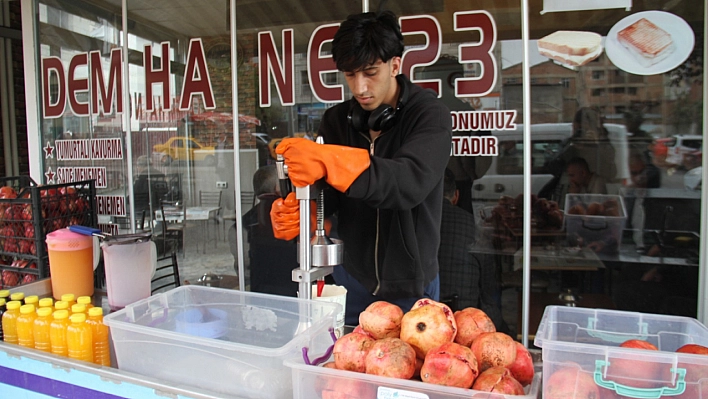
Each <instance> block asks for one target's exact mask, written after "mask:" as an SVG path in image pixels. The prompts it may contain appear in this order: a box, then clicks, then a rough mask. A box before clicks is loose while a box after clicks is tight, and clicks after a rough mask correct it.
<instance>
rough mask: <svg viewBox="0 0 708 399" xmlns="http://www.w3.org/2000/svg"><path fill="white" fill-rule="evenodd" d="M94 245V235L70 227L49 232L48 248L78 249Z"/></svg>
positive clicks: (56, 249) (60, 249)
mask: <svg viewBox="0 0 708 399" xmlns="http://www.w3.org/2000/svg"><path fill="white" fill-rule="evenodd" d="M92 247H93V237H91V236H85V235H83V234H78V233H74V232H73V231H71V230H69V229H68V228H65V229H59V230H54V231H52V232H51V233H49V234H47V249H48V250H50V251H78V250H81V249H86V248H92Z"/></svg>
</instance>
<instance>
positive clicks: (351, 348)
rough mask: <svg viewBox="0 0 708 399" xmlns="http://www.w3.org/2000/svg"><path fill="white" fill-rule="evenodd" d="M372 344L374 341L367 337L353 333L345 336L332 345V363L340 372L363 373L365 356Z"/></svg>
mask: <svg viewBox="0 0 708 399" xmlns="http://www.w3.org/2000/svg"><path fill="white" fill-rule="evenodd" d="M373 344H374V340H373V339H371V337H369V336H367V335H364V334H359V333H355V332H352V333H349V334H346V335H344V336H343V337H341V338H339V339H338V340H337V342H335V343H334V350H333V353H334V363H335V364H336V366H337V368H338V369H340V370H350V371H356V372H358V373H363V372H364V371H366V365H365V363H364V360H365V359H366V354H367V353H368V352H369V349H370V348H371V345H373Z"/></svg>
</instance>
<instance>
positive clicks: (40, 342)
mask: <svg viewBox="0 0 708 399" xmlns="http://www.w3.org/2000/svg"><path fill="white" fill-rule="evenodd" d="M52 320H53V317H52V308H46V307H45V308H39V309H37V318H36V319H34V349H39V350H41V351H44V352H51V351H52V343H51V340H50V338H49V334H50V327H51V324H52Z"/></svg>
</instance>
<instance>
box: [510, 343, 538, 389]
mask: <svg viewBox="0 0 708 399" xmlns="http://www.w3.org/2000/svg"><path fill="white" fill-rule="evenodd" d="M509 371H511V375H513V376H514V378H515V379H516V381H519V383H521V385H523V386H526V385H529V384H530V383H531V381H533V359H532V358H531V353H529V350H528V349H526V347H525V346H523V345H522V344H521V342H516V360H514V363H512V364H511V366H509Z"/></svg>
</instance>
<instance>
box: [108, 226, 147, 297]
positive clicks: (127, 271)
mask: <svg viewBox="0 0 708 399" xmlns="http://www.w3.org/2000/svg"><path fill="white" fill-rule="evenodd" d="M151 236H152V235H151V234H149V233H147V234H146V233H139V234H126V235H119V236H106V237H105V238H104V240H103V242H102V243H101V249H102V250H103V262H104V265H105V267H106V291H108V305H109V306H110V308H111V309H112V310H116V309H122V308H124V307H125V306H127V305H130V304H131V303H133V302H136V301H139V300H141V299H145V298H147V297H149V296H150V293H151V280H152V277H153V275H154V274H155V268H156V267H157V248H156V247H155V243H154V242H153V241H152V240H150V238H151Z"/></svg>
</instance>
